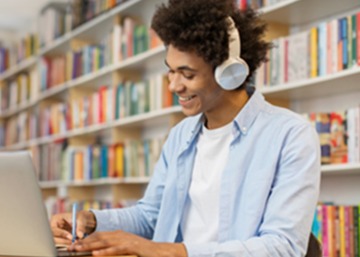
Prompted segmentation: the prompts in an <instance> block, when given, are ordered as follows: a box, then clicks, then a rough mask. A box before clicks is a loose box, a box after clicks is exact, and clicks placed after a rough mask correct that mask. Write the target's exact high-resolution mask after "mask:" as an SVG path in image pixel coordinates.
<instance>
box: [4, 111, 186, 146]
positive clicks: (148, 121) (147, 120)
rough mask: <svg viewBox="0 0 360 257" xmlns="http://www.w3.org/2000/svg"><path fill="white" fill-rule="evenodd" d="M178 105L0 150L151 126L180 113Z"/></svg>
mask: <svg viewBox="0 0 360 257" xmlns="http://www.w3.org/2000/svg"><path fill="white" fill-rule="evenodd" d="M180 112H181V107H180V106H173V107H169V108H165V109H162V110H157V111H153V112H148V113H143V114H138V115H134V116H129V117H125V118H122V119H120V120H115V121H110V122H107V123H101V124H95V125H92V126H89V127H85V128H79V129H74V130H70V131H67V132H66V133H65V134H59V135H50V136H46V137H41V138H37V139H32V140H29V141H27V142H21V143H17V144H14V145H10V146H6V147H1V148H0V151H5V150H20V149H23V148H27V147H29V146H36V145H42V144H48V143H51V142H55V141H60V140H63V139H66V138H71V137H75V136H79V135H85V134H92V133H98V132H100V131H104V130H107V129H111V128H115V127H126V126H131V127H144V126H151V125H154V124H158V123H161V122H162V121H163V120H164V119H168V118H169V116H170V115H171V114H175V113H180Z"/></svg>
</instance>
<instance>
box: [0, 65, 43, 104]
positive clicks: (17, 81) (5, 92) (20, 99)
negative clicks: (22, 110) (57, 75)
mask: <svg viewBox="0 0 360 257" xmlns="http://www.w3.org/2000/svg"><path fill="white" fill-rule="evenodd" d="M37 87H38V73H37V71H36V69H31V70H29V71H28V72H24V73H20V74H19V75H17V76H15V77H14V78H12V79H10V80H8V81H4V84H3V85H2V86H1V87H0V111H6V110H9V109H14V108H16V107H17V106H19V105H20V104H22V103H26V102H29V100H31V99H35V98H36V97H37V95H38V92H37V90H36V89H37Z"/></svg>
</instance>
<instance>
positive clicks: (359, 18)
mask: <svg viewBox="0 0 360 257" xmlns="http://www.w3.org/2000/svg"><path fill="white" fill-rule="evenodd" d="M356 43H357V44H356V51H357V64H358V65H360V12H359V13H357V14H356Z"/></svg>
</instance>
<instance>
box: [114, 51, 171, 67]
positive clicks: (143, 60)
mask: <svg viewBox="0 0 360 257" xmlns="http://www.w3.org/2000/svg"><path fill="white" fill-rule="evenodd" d="M164 53H165V46H164V45H161V46H158V47H156V48H153V49H149V50H148V51H146V52H143V53H140V54H137V55H135V56H132V57H129V58H128V59H125V60H122V61H120V62H119V63H117V64H115V66H114V70H122V69H141V68H143V67H144V66H146V65H148V64H149V63H154V62H153V61H152V59H153V58H156V57H159V56H161V55H162V54H164Z"/></svg>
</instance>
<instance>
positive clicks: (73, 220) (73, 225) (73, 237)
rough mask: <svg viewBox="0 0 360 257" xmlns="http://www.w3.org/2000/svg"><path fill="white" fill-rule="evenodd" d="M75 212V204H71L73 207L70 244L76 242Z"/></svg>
mask: <svg viewBox="0 0 360 257" xmlns="http://www.w3.org/2000/svg"><path fill="white" fill-rule="evenodd" d="M76 211H77V203H73V207H72V242H73V243H74V242H75V240H76Z"/></svg>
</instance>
